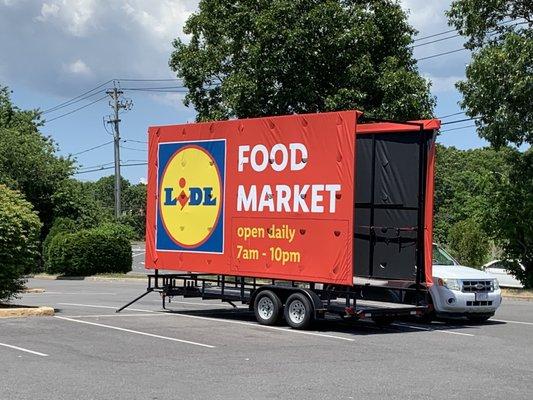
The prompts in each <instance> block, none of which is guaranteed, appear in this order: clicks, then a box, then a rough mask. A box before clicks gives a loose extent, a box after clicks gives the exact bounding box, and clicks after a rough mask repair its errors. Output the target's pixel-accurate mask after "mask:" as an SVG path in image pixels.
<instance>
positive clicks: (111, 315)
mask: <svg viewBox="0 0 533 400" xmlns="http://www.w3.org/2000/svg"><path fill="white" fill-rule="evenodd" d="M61 316H62V317H64V318H117V317H157V314H155V313H154V314H148V313H146V314H117V313H113V314H80V315H61Z"/></svg>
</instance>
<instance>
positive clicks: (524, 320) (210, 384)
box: [0, 280, 533, 400]
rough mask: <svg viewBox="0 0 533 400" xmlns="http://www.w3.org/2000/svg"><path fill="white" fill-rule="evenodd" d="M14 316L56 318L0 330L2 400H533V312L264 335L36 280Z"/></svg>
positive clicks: (206, 310) (123, 296) (230, 315)
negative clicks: (25, 309) (27, 308)
mask: <svg viewBox="0 0 533 400" xmlns="http://www.w3.org/2000/svg"><path fill="white" fill-rule="evenodd" d="M28 286H29V287H42V288H45V289H46V292H45V293H41V294H38V293H37V294H26V295H24V297H23V298H22V299H21V300H19V301H18V302H19V303H21V304H31V305H38V304H39V305H50V306H53V307H55V308H56V316H55V317H34V318H20V319H5V320H0V359H1V360H2V362H1V363H0V398H1V399H6V400H8V399H9V400H15V399H68V400H72V399H274V398H275V399H361V398H363V399H384V398H391V399H430V398H431V399H502V398H506V399H531V398H532V396H533V302H528V301H511V300H506V301H504V304H503V305H502V307H501V308H500V310H499V311H498V313H497V314H496V316H495V318H494V320H493V321H489V322H488V323H486V324H484V325H466V324H464V325H463V324H458V323H453V322H452V323H447V324H444V323H434V324H431V325H421V324H416V323H413V322H400V323H397V324H394V325H393V326H391V327H389V328H385V329H382V328H378V327H377V326H375V325H374V324H372V323H362V322H359V323H351V324H350V323H346V322H342V321H340V320H328V321H324V322H323V323H320V324H319V325H318V326H316V327H314V328H313V330H310V331H295V330H291V329H288V328H286V327H283V326H280V327H264V326H260V325H258V324H257V323H256V322H255V321H254V318H253V315H252V314H251V313H250V312H248V311H247V309H245V308H244V309H237V310H233V309H232V308H231V306H229V305H227V304H221V303H220V302H215V301H201V300H199V299H185V300H184V299H175V300H174V301H173V302H172V303H171V307H172V309H173V310H174V312H161V307H160V299H159V297H158V296H157V295H156V294H150V295H148V296H147V297H145V298H144V299H142V300H141V301H140V302H139V303H137V304H135V305H133V306H132V307H131V308H130V309H126V310H124V311H123V312H122V313H120V314H116V313H115V309H116V308H117V307H118V306H120V305H123V304H124V303H126V302H128V301H129V300H130V299H132V298H134V297H135V296H136V295H138V294H140V293H141V292H142V291H143V288H144V282H143V281H139V282H119V281H113V282H111V281H110V282H106V281H104V282H95V281H47V280H31V281H30V282H29V283H28Z"/></svg>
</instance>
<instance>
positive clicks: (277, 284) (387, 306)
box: [123, 274, 427, 320]
mask: <svg viewBox="0 0 533 400" xmlns="http://www.w3.org/2000/svg"><path fill="white" fill-rule="evenodd" d="M299 285H302V283H298V282H293V281H275V280H271V281H266V280H257V279H255V278H245V277H236V276H224V275H222V276H221V275H198V274H166V275H159V274H154V275H149V276H148V289H147V292H146V293H150V292H153V291H155V292H159V293H160V294H161V297H162V306H163V308H165V307H166V302H167V300H168V301H170V299H171V298H172V297H176V296H180V297H184V298H201V299H204V300H215V299H216V300H221V301H223V302H227V303H230V304H232V305H234V302H242V303H243V304H248V305H252V303H253V299H254V293H257V292H258V291H260V290H264V289H272V290H276V289H277V290H280V289H281V290H286V291H288V292H292V291H295V290H303V291H305V290H307V291H312V292H313V293H314V294H316V299H317V301H316V302H315V311H316V312H317V316H318V317H323V316H324V315H325V314H326V313H331V314H336V315H340V316H343V317H353V318H355V319H363V318H371V319H375V320H376V319H382V318H389V319H393V318H396V317H403V316H409V315H420V314H423V313H424V312H426V311H427V307H426V306H422V305H419V306H417V305H411V304H404V303H399V302H390V301H382V300H380V301H375V300H368V299H362V298H357V296H356V294H357V293H358V292H359V290H360V288H358V287H356V286H354V287H351V288H344V289H343V290H338V289H329V288H323V287H321V288H320V289H317V288H316V287H314V286H312V289H311V287H310V286H309V285H308V284H303V285H302V286H299ZM317 286H318V285H317ZM134 301H135V300H134ZM128 305H129V304H128ZM128 305H126V306H125V307H127V306H128ZM125 307H123V308H125Z"/></svg>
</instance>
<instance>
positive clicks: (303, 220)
mask: <svg viewBox="0 0 533 400" xmlns="http://www.w3.org/2000/svg"><path fill="white" fill-rule="evenodd" d="M356 115H357V112H356V111H345V112H334V113H323V114H308V115H293V116H283V117H268V118H257V119H248V120H232V121H220V122H212V123H197V124H187V125H173V126H161V127H152V128H150V129H149V160H148V164H149V176H148V207H147V230H146V231H147V252H146V267H147V268H157V269H172V270H179V271H195V272H203V273H216V274H226V275H237V276H252V277H264V278H276V279H288V280H299V281H314V282H324V283H337V284H351V283H352V277H353V254H352V253H353V214H354V181H355V179H354V174H355V171H354V151H355V125H356Z"/></svg>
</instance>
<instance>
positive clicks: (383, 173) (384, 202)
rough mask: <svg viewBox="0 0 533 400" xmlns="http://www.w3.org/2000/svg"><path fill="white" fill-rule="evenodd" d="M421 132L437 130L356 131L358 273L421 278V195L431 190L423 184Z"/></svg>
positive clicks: (360, 274)
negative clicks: (419, 227)
mask: <svg viewBox="0 0 533 400" xmlns="http://www.w3.org/2000/svg"><path fill="white" fill-rule="evenodd" d="M426 133H427V132H426ZM420 135H423V137H424V138H425V139H426V140H427V139H429V138H430V137H431V136H432V135H431V134H426V135H424V133H423V132H420V131H418V130H413V132H397V133H378V134H361V135H357V137H356V139H357V146H356V149H357V154H356V185H355V187H356V192H355V201H356V204H355V219H354V220H355V229H354V232H355V238H354V274H355V276H358V277H375V278H388V279H405V280H412V281H414V280H415V279H416V269H415V265H416V264H417V254H416V249H417V229H418V218H419V215H420V214H419V212H418V204H419V197H418V196H419V193H421V194H422V196H423V193H424V190H425V188H424V187H422V188H419V183H420V182H421V180H420V175H419V169H420V162H419V161H420V160H419V156H420V143H421V141H420V137H421V136H420ZM374 141H375V143H374ZM374 149H375V154H374V155H373V150H374ZM373 159H374V166H375V170H374V185H372V173H373V171H372V160H373ZM425 168H426V166H425V165H423V169H424V170H425ZM422 182H423V186H424V185H425V183H424V182H425V181H422ZM372 186H374V191H373V195H372ZM419 189H421V190H419ZM372 199H373V203H372ZM371 226H373V227H374V228H373V229H371ZM372 236H373V237H372ZM371 259H372V262H371V261H370V260H371Z"/></svg>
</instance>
